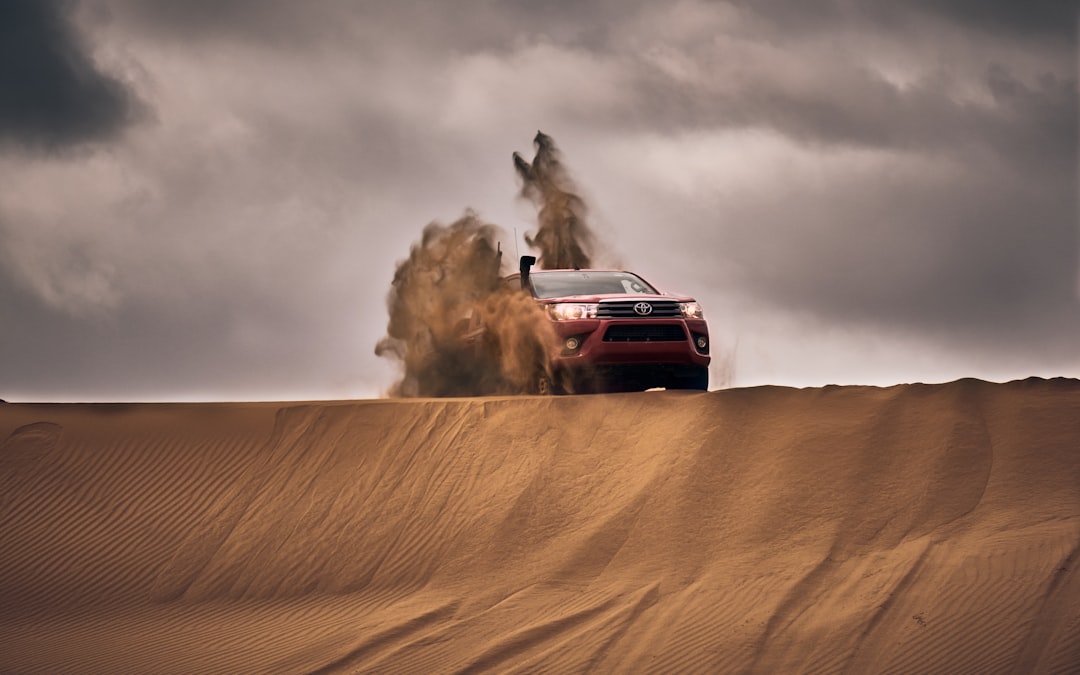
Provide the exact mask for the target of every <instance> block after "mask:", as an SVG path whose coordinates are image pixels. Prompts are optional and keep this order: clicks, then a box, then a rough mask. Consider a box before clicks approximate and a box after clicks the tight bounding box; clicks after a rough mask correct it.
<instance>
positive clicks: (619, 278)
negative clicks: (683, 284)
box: [529, 271, 659, 298]
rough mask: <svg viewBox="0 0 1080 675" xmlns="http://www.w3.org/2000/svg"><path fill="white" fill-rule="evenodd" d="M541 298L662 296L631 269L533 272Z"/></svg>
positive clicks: (532, 276) (535, 287) (531, 276)
mask: <svg viewBox="0 0 1080 675" xmlns="http://www.w3.org/2000/svg"><path fill="white" fill-rule="evenodd" d="M529 279H530V281H532V287H533V290H534V291H535V292H536V297H538V298H562V297H566V296H570V295H611V294H637V295H642V294H643V295H659V293H658V292H657V291H656V289H655V288H653V287H652V286H650V285H649V284H647V283H645V280H644V279H642V278H641V277H639V276H637V275H635V274H630V273H629V272H578V271H566V272H562V271H560V272H533V274H532V275H530V276H529Z"/></svg>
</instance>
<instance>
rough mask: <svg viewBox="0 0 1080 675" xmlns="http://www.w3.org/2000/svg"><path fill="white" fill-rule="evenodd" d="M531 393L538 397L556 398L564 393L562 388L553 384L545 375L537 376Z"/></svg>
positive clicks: (549, 377)
mask: <svg viewBox="0 0 1080 675" xmlns="http://www.w3.org/2000/svg"><path fill="white" fill-rule="evenodd" d="M533 393H534V394H537V395H539V396H558V395H559V394H562V393H564V390H563V388H562V387H560V386H559V385H558V384H556V383H555V380H553V379H552V377H551V376H550V375H548V374H547V373H545V374H543V375H539V376H537V378H536V381H535V382H534V383H533Z"/></svg>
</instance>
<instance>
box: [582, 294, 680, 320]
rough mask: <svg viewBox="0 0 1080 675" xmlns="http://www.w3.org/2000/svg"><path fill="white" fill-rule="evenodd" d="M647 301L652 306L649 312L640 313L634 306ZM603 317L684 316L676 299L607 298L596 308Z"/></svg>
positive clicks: (599, 315) (657, 317) (649, 317)
mask: <svg viewBox="0 0 1080 675" xmlns="http://www.w3.org/2000/svg"><path fill="white" fill-rule="evenodd" d="M640 303H645V304H647V305H649V307H651V308H652V311H651V312H649V313H648V314H639V313H638V312H635V311H634V306H635V305H637V304H640ZM596 316H597V317H598V318H601V319H671V318H675V317H679V316H682V312H680V311H679V303H677V302H675V301H674V300H642V299H637V300H605V301H603V302H601V303H600V307H598V308H597V310H596Z"/></svg>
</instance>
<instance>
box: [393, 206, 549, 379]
mask: <svg viewBox="0 0 1080 675" xmlns="http://www.w3.org/2000/svg"><path fill="white" fill-rule="evenodd" d="M498 235H499V229H498V228H497V227H495V226H494V225H492V224H489V223H485V222H483V221H481V220H480V218H479V217H478V216H477V214H476V213H474V212H471V211H467V212H466V213H465V215H464V216H462V217H461V218H459V219H458V220H457V221H455V222H453V223H451V224H450V225H443V224H440V223H431V224H429V225H428V226H427V227H425V228H424V231H423V234H422V236H421V238H420V241H419V242H417V243H416V244H414V245H413V247H412V249H411V251H410V252H409V257H408V258H407V259H405V260H403V261H402V262H400V263H399V264H398V267H397V271H396V273H395V274H394V281H393V284H392V286H391V290H390V294H389V296H388V298H387V306H388V309H389V314H390V320H389V323H388V324H387V329H386V330H387V335H386V336H385V337H384V338H383V339H382V340H380V341H379V344H378V345H377V346H376V347H375V353H376V354H378V355H380V356H386V357H389V358H393V359H396V360H397V361H399V362H400V364H401V366H402V371H403V372H402V376H401V379H400V380H399V381H398V382H397V383H396V384H395V385H394V386H393V387H392V389H391V390H390V392H389V393H390V395H391V396H478V395H483V394H499V393H527V392H529V391H531V390H532V389H533V387H534V386H535V385H536V383H537V382H538V381H539V379H540V377H541V376H543V375H550V371H551V366H550V362H551V354H550V351H549V350H550V349H551V346H552V345H554V344H555V336H554V331H553V329H552V328H551V325H550V323H549V322H548V320H547V317H546V316H544V314H543V312H542V311H541V310H540V308H539V307H538V306H537V305H536V303H535V302H534V301H533V299H532V297H531V296H529V295H528V294H527V293H525V292H524V291H522V290H521V289H520V288H517V289H515V288H512V287H511V286H509V285H507V284H506V283H504V282H503V280H502V275H503V274H504V273H506V270H504V269H503V264H502V254H501V252H500V251H499V246H498V244H497V243H496V242H497V240H498Z"/></svg>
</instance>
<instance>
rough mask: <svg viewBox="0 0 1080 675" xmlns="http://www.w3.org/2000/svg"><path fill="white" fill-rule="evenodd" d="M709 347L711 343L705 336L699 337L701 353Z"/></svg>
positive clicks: (698, 346) (698, 343) (698, 344)
mask: <svg viewBox="0 0 1080 675" xmlns="http://www.w3.org/2000/svg"><path fill="white" fill-rule="evenodd" d="M708 346H709V341H708V340H706V339H705V336H704V335H699V336H698V338H697V348H698V349H700V350H701V351H705V348H706V347H708Z"/></svg>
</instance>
